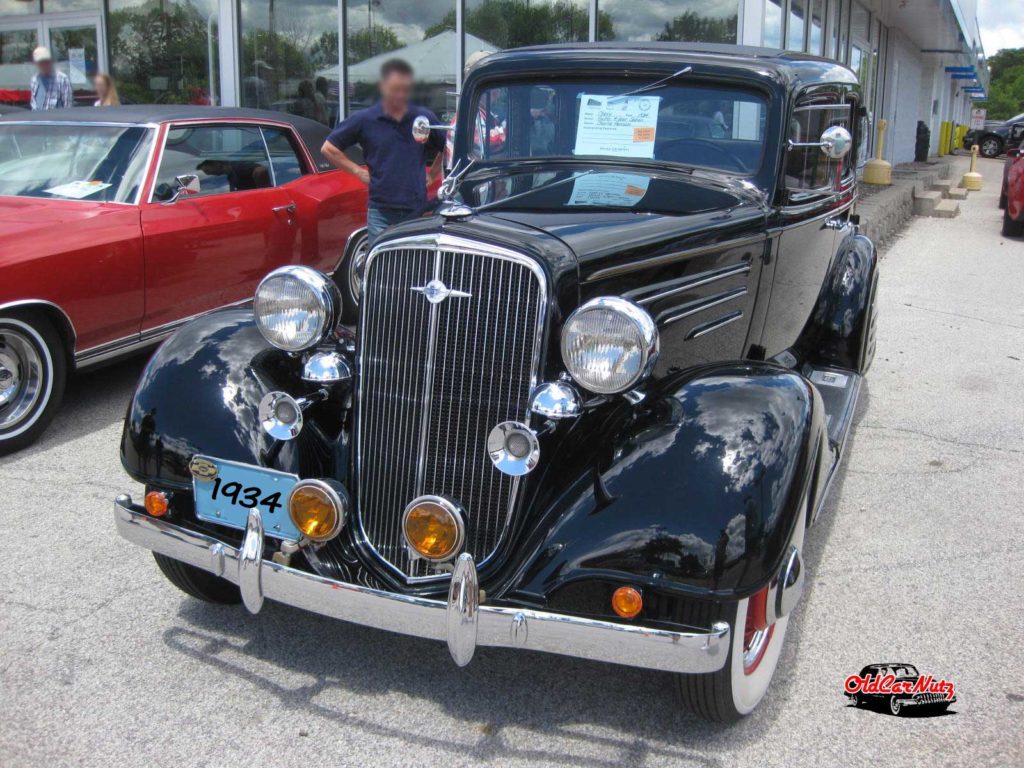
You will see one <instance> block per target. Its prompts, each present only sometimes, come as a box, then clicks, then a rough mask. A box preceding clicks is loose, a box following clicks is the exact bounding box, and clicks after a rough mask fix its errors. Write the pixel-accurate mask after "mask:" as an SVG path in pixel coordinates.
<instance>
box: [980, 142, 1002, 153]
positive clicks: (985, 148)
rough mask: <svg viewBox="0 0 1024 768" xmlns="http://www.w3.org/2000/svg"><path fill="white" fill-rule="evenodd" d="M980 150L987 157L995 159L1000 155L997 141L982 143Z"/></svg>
mask: <svg viewBox="0 0 1024 768" xmlns="http://www.w3.org/2000/svg"><path fill="white" fill-rule="evenodd" d="M980 149H981V154H983V155H984V156H985V157H995V156H996V155H998V154H999V142H998V141H996V140H995V139H985V141H983V142H981V147H980Z"/></svg>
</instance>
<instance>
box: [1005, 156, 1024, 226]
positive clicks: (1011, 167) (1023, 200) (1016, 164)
mask: <svg viewBox="0 0 1024 768" xmlns="http://www.w3.org/2000/svg"><path fill="white" fill-rule="evenodd" d="M1007 155H1008V157H1007V158H1006V167H1005V169H1004V171H1003V191H1002V194H1000V196H999V207H1000V208H1002V209H1003V234H1004V235H1005V236H1006V237H1024V150H1020V149H1011V150H1010V151H1009V152H1007Z"/></svg>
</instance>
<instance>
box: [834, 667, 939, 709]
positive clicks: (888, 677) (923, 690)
mask: <svg viewBox="0 0 1024 768" xmlns="http://www.w3.org/2000/svg"><path fill="white" fill-rule="evenodd" d="M843 695H845V696H846V697H847V698H848V699H850V702H851V703H852V705H853V706H854V707H864V708H870V709H875V710H880V711H886V712H889V713H890V714H893V715H897V716H898V715H906V714H910V713H911V712H913V713H914V714H919V715H925V716H928V715H940V714H944V713H945V712H946V711H947V710H948V709H949V705H950V704H952V703H953V702H955V701H956V686H955V685H954V684H953V683H952V682H950V681H949V680H946V679H945V678H943V679H939V680H936V679H935V677H934V676H932V675H922V674H921V673H920V672H918V671H917V667H915V666H914V665H913V664H868V665H867V666H866V667H864V669H862V670H861V671H860V674H858V675H850V676H849V677H847V678H846V682H845V683H844V684H843Z"/></svg>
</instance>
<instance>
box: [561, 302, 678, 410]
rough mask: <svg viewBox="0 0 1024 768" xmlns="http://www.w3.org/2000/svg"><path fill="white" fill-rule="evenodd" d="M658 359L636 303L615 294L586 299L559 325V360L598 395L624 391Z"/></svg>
mask: <svg viewBox="0 0 1024 768" xmlns="http://www.w3.org/2000/svg"><path fill="white" fill-rule="evenodd" d="M657 358H658V328H657V326H655V324H654V320H653V319H652V318H651V316H650V315H649V314H647V312H646V311H645V310H644V309H642V308H641V307H639V306H637V305H636V304H634V303H633V302H631V301H627V300H626V299H621V298H618V297H616V296H602V297H600V298H596V299H591V300H590V301H588V302H587V303H586V304H584V305H583V306H582V307H580V308H579V309H577V310H576V311H575V312H573V313H572V314H571V315H569V319H568V320H566V322H565V325H564V326H563V328H562V361H563V362H564V363H565V368H566V370H567V371H568V372H569V375H570V376H572V377H573V379H575V380H576V382H577V383H578V384H579V385H580V386H581V387H584V388H585V389H589V390H590V391H591V392H596V393H597V394H599V395H613V394H616V393H618V392H625V391H626V390H627V389H630V388H631V387H633V386H635V385H636V384H637V383H639V382H640V381H641V380H642V379H643V378H644V377H645V376H647V374H649V373H650V372H651V368H653V367H654V362H655V360H657Z"/></svg>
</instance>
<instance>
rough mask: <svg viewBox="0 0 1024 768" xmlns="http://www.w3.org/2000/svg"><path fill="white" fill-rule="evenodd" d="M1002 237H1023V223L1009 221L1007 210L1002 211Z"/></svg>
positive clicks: (1008, 211)
mask: <svg viewBox="0 0 1024 768" xmlns="http://www.w3.org/2000/svg"><path fill="white" fill-rule="evenodd" d="M1003 237H1024V221H1014V220H1013V219H1011V218H1010V210H1009V208H1004V209H1003Z"/></svg>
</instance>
